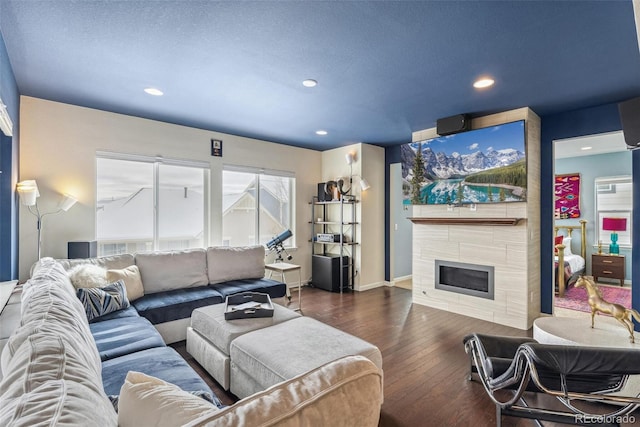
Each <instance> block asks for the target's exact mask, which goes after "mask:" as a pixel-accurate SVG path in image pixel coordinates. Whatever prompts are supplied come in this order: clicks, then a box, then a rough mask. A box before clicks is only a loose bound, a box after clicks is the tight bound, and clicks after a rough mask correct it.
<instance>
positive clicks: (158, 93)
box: [144, 87, 164, 96]
mask: <svg viewBox="0 0 640 427" xmlns="http://www.w3.org/2000/svg"><path fill="white" fill-rule="evenodd" d="M144 91H145V92H146V93H148V94H149V95H153V96H162V95H164V92H162V91H161V90H160V89H156V88H155V87H148V88H146V89H145V90H144Z"/></svg>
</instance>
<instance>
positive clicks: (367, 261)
mask: <svg viewBox="0 0 640 427" xmlns="http://www.w3.org/2000/svg"><path fill="white" fill-rule="evenodd" d="M347 153H353V154H354V155H355V160H354V162H353V164H352V166H353V171H352V172H351V171H350V168H349V165H347V163H346V160H345V156H346V154H347ZM350 173H353V175H357V177H356V178H354V185H353V190H352V192H351V194H353V195H355V196H356V199H357V200H358V201H359V203H358V204H357V208H356V221H357V222H358V225H357V226H356V240H357V241H358V242H359V243H360V244H359V245H357V246H356V247H355V253H354V257H353V258H354V263H355V267H356V270H357V271H358V275H357V276H356V278H355V286H354V288H355V289H356V290H359V291H363V290H367V289H371V288H374V287H377V286H382V285H383V284H384V149H383V148H382V147H377V146H374V145H369V144H362V143H358V144H353V145H349V146H346V147H340V148H335V149H333V150H327V151H323V152H322V181H320V182H324V181H327V180H333V179H336V178H340V177H342V178H346V179H348V178H349V174H350ZM361 176H362V177H364V178H365V179H366V180H367V182H369V184H370V185H371V188H369V189H368V190H367V191H365V192H362V191H361V190H360V186H359V179H360V177H361ZM363 267H364V268H363Z"/></svg>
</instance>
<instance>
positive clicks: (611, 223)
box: [602, 218, 627, 255]
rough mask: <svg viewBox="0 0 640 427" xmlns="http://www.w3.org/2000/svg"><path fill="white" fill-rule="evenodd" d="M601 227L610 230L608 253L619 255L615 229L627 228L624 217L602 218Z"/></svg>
mask: <svg viewBox="0 0 640 427" xmlns="http://www.w3.org/2000/svg"><path fill="white" fill-rule="evenodd" d="M602 229H603V230H606V231H611V244H610V245H609V255H619V254H620V246H619V245H618V233H616V231H626V230H627V219H626V218H602Z"/></svg>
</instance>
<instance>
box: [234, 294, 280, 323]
mask: <svg viewBox="0 0 640 427" xmlns="http://www.w3.org/2000/svg"><path fill="white" fill-rule="evenodd" d="M256 317H273V304H272V303H271V298H270V297H269V294H262V293H259V292H243V293H241V294H235V295H230V296H228V297H227V303H226V307H225V310H224V318H225V320H235V319H251V318H256Z"/></svg>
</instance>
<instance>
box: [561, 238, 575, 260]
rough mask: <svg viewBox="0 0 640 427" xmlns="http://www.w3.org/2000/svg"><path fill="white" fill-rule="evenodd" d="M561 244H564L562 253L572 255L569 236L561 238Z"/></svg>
mask: <svg viewBox="0 0 640 427" xmlns="http://www.w3.org/2000/svg"><path fill="white" fill-rule="evenodd" d="M562 244H563V245H564V255H565V256H567V255H573V252H571V237H565V238H564V240H562Z"/></svg>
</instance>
